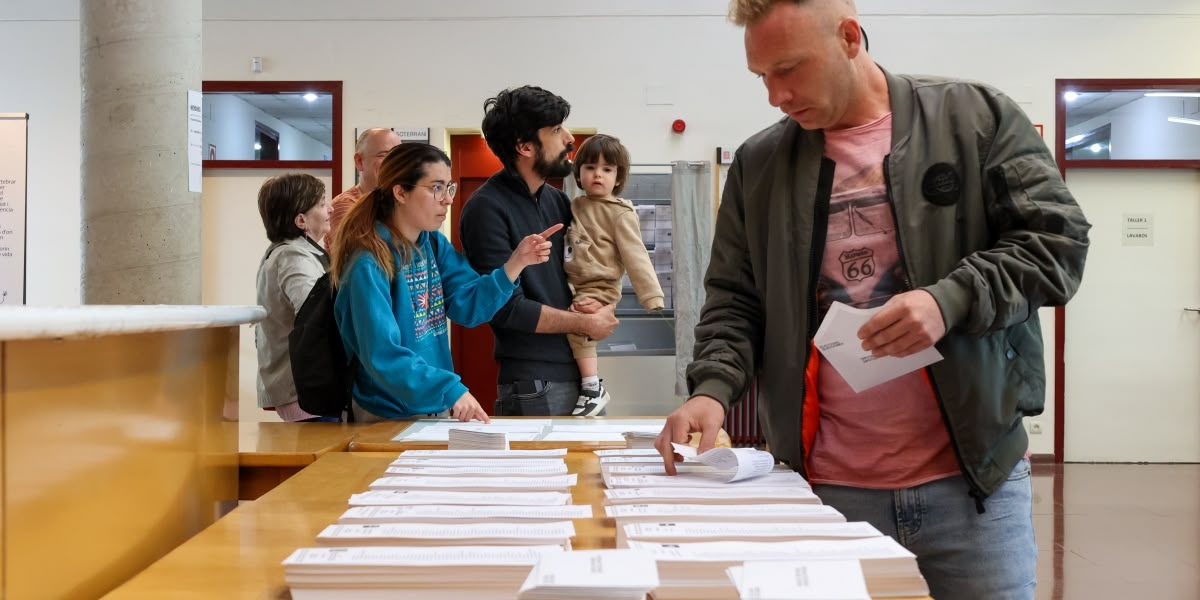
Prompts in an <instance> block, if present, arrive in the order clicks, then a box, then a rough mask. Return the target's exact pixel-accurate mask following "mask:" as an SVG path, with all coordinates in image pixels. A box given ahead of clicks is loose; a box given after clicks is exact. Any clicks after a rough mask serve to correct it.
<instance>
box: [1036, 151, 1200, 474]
mask: <svg viewBox="0 0 1200 600" xmlns="http://www.w3.org/2000/svg"><path fill="white" fill-rule="evenodd" d="M1067 185H1068V186H1069V187H1070V188H1071V191H1072V192H1073V193H1074V195H1075V198H1076V199H1077V200H1078V201H1079V203H1080V205H1081V206H1082V207H1083V210H1084V213H1085V214H1086V215H1087V218H1088V220H1090V221H1091V222H1092V224H1093V228H1092V231H1091V249H1090V251H1089V252H1088V259H1087V269H1086V271H1085V273H1084V276H1083V285H1082V286H1080V289H1079V293H1078V294H1077V295H1076V296H1075V298H1074V299H1073V300H1072V301H1071V302H1070V303H1068V304H1067V310H1066V314H1067V318H1066V323H1067V333H1066V354H1065V361H1066V398H1065V402H1064V412H1065V414H1064V415H1059V417H1060V418H1063V419H1065V421H1064V425H1065V440H1064V442H1065V448H1064V451H1065V460H1067V461H1114V462H1133V461H1147V462H1200V313H1197V312H1188V311H1186V310H1185V309H1187V308H1200V173H1197V172H1195V171H1186V170H1166V169H1162V170H1071V171H1069V172H1068V173H1067ZM1127 215H1137V216H1140V215H1148V216H1150V217H1151V218H1152V219H1153V233H1152V236H1153V237H1152V244H1153V245H1146V246H1137V245H1127V244H1126V243H1125V242H1124V236H1123V233H1122V224H1123V222H1124V220H1125V219H1124V218H1125V216H1127Z"/></svg>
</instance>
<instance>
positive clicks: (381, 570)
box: [283, 545, 563, 600]
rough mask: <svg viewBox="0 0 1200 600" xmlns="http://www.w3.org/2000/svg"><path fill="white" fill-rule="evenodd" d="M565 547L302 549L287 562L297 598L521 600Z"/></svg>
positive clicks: (287, 577)
mask: <svg viewBox="0 0 1200 600" xmlns="http://www.w3.org/2000/svg"><path fill="white" fill-rule="evenodd" d="M562 553H563V547H562V546H557V545H555V546H508V547H495V546H491V547H489V546H481V547H471V546H454V547H446V548H383V547H357V548H301V549H299V550H296V551H295V552H293V553H292V555H291V556H289V557H288V558H287V559H286V560H284V561H283V565H284V580H285V581H286V582H287V584H288V585H289V586H290V587H291V592H292V598H293V599H294V600H341V599H343V598H356V599H366V600H391V599H394V598H398V597H406V598H407V597H412V598H420V599H421V600H445V599H450V598H464V599H466V598H496V599H498V600H516V598H517V590H518V589H519V588H520V586H521V582H522V581H524V580H525V578H526V576H527V575H528V574H529V571H530V569H532V568H533V565H535V564H537V563H538V561H539V559H540V558H541V557H543V556H548V555H554V554H562Z"/></svg>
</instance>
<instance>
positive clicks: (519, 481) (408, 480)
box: [368, 473, 579, 504]
mask: <svg viewBox="0 0 1200 600" xmlns="http://www.w3.org/2000/svg"><path fill="white" fill-rule="evenodd" d="M578 478H579V476H578V475H576V474H574V473H572V474H570V475H552V476H549V477H417V476H407V477H380V478H379V479H376V480H375V481H373V482H371V485H370V486H368V487H370V489H373V490H463V491H471V490H474V491H486V490H522V491H524V490H529V491H536V490H552V491H563V490H566V489H568V488H570V487H573V486H574V485H575V483H576V482H577V481H578ZM493 504H495V503H493Z"/></svg>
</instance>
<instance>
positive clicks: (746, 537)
mask: <svg viewBox="0 0 1200 600" xmlns="http://www.w3.org/2000/svg"><path fill="white" fill-rule="evenodd" d="M882 535H883V534H882V533H880V532H879V530H878V529H876V528H875V527H874V526H872V525H871V524H870V523H864V522H862V521H855V522H852V523H845V522H842V523H739V522H728V523H722V522H698V521H681V522H671V521H659V522H645V523H629V524H626V525H622V526H620V527H617V547H618V548H626V547H628V544H627V543H626V542H628V541H629V540H639V541H643V542H663V543H667V542H719V541H723V540H739V541H761V542H786V541H799V540H853V539H863V538H873V537H880V536H882Z"/></svg>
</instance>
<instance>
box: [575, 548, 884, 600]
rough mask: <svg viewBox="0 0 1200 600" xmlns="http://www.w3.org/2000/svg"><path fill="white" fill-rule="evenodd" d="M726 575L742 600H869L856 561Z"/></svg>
mask: <svg viewBox="0 0 1200 600" xmlns="http://www.w3.org/2000/svg"><path fill="white" fill-rule="evenodd" d="M564 554H565V553H564ZM725 572H726V573H727V574H728V575H729V579H730V581H733V585H734V586H735V587H737V590H738V596H740V597H741V600H871V596H869V595H868V594H867V579H866V577H864V576H863V569H862V563H861V562H859V561H857V560H809V561H799V560H749V561H746V563H745V564H744V565H743V566H734V567H729V568H728V569H725Z"/></svg>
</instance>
